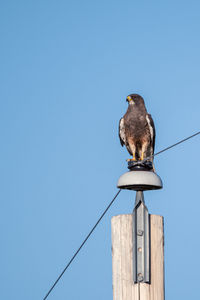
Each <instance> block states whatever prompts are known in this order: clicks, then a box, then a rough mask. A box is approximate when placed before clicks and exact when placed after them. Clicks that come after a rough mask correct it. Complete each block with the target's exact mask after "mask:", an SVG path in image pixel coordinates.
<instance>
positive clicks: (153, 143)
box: [146, 114, 156, 153]
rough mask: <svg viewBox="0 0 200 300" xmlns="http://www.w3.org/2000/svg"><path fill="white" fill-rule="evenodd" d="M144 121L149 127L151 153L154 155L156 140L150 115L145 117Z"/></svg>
mask: <svg viewBox="0 0 200 300" xmlns="http://www.w3.org/2000/svg"><path fill="white" fill-rule="evenodd" d="M146 120H147V123H148V126H149V130H150V134H151V143H152V147H153V153H154V148H155V138H156V130H155V126H154V122H153V119H152V117H151V115H150V114H147V115H146Z"/></svg>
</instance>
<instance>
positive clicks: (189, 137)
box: [43, 131, 200, 300]
mask: <svg viewBox="0 0 200 300" xmlns="http://www.w3.org/2000/svg"><path fill="white" fill-rule="evenodd" d="M198 134H200V131H198V132H196V133H194V134H192V135H190V136H188V137H187V138H184V139H183V140H180V141H179V142H177V143H175V144H173V145H171V146H169V147H166V148H164V149H163V150H161V151H158V152H157V153H155V154H154V155H151V156H149V157H147V158H145V159H143V161H147V160H149V159H150V158H152V157H155V156H156V155H159V154H161V153H163V152H165V151H167V150H169V149H171V148H173V147H176V146H177V145H179V144H181V143H183V142H185V141H187V140H189V139H191V138H193V137H195V136H196V135H198ZM120 192H121V190H119V191H118V192H117V194H116V195H115V196H114V198H113V199H112V201H111V202H110V204H109V205H108V206H107V208H106V209H105V211H104V212H103V213H102V215H101V216H100V218H99V219H98V221H97V222H96V224H95V225H94V227H93V228H92V229H91V231H90V232H89V234H88V235H87V237H86V238H85V240H84V241H83V242H82V244H81V245H80V247H79V248H78V250H77V251H76V252H75V254H74V255H73V256H72V258H71V259H70V261H69V262H68V264H67V265H66V267H65V268H64V270H63V271H62V273H61V274H60V275H59V277H58V278H57V279H56V281H55V282H54V284H53V285H52V287H51V288H50V290H49V291H48V293H47V294H46V296H45V297H44V298H43V300H45V299H47V297H48V296H49V294H50V293H51V291H52V290H53V289H54V287H55V286H56V284H57V283H58V281H59V280H60V278H61V277H62V276H63V274H64V273H65V271H66V270H67V269H68V267H69V266H70V264H71V263H72V261H73V260H74V259H75V257H76V256H77V254H78V253H79V251H80V250H81V248H82V247H83V246H84V244H85V243H86V242H87V240H88V239H89V237H90V235H91V234H92V233H93V231H94V230H95V228H96V227H97V225H98V224H99V223H100V221H101V219H102V218H103V217H104V215H105V214H106V212H107V211H108V210H109V208H110V206H111V205H112V204H113V202H114V201H115V199H116V198H117V196H118V195H119V193H120Z"/></svg>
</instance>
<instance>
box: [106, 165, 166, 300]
mask: <svg viewBox="0 0 200 300" xmlns="http://www.w3.org/2000/svg"><path fill="white" fill-rule="evenodd" d="M128 168H129V170H130V171H129V172H127V173H125V174H123V175H122V176H121V177H120V178H119V180H118V184H117V186H118V188H120V189H128V190H134V191H136V200H135V206H134V210H133V213H132V214H130V215H118V216H115V217H113V218H112V221H111V227H112V269H113V300H164V228H163V227H164V225H163V217H162V216H157V215H149V213H148V209H147V207H146V205H145V202H144V194H143V192H144V191H146V190H157V189H161V188H162V180H161V179H160V177H159V176H158V175H157V174H156V173H155V172H153V171H152V168H153V167H152V165H150V163H149V162H129V163H128Z"/></svg>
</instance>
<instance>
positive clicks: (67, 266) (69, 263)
mask: <svg viewBox="0 0 200 300" xmlns="http://www.w3.org/2000/svg"><path fill="white" fill-rule="evenodd" d="M120 192H121V190H119V191H118V192H117V194H116V195H115V197H114V198H113V199H112V201H111V202H110V204H109V205H108V206H107V207H106V209H105V210H104V212H103V213H102V215H101V216H100V218H99V219H98V221H97V222H96V224H95V225H94V226H93V228H92V229H91V231H90V232H89V233H88V235H87V236H86V238H85V239H84V241H83V242H82V244H81V245H80V247H79V248H78V250H77V251H76V252H75V253H74V255H73V256H72V258H71V259H70V261H69V262H68V264H67V265H66V267H65V268H64V270H63V271H62V273H61V274H60V275H59V277H58V278H57V279H56V281H55V282H54V284H53V285H52V287H51V288H50V290H49V291H48V293H47V294H46V296H45V297H44V299H43V300H45V299H47V297H48V296H49V294H50V293H51V291H52V290H53V289H54V287H55V286H56V284H57V283H58V281H59V280H60V278H61V277H62V276H63V274H64V273H65V271H66V270H67V269H68V268H69V266H70V265H71V263H72V261H73V260H74V258H75V257H76V255H77V254H78V253H79V251H80V250H81V248H82V247H83V245H84V244H85V243H86V242H87V240H88V239H89V237H90V235H91V234H92V233H93V231H94V230H95V228H96V227H97V225H98V224H99V222H100V221H101V219H102V218H103V217H104V215H105V214H106V213H107V211H108V210H109V208H110V207H111V205H112V204H113V202H114V201H115V199H116V198H117V196H118V195H119V193H120Z"/></svg>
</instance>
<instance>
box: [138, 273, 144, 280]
mask: <svg viewBox="0 0 200 300" xmlns="http://www.w3.org/2000/svg"><path fill="white" fill-rule="evenodd" d="M143 279H144V277H143V276H142V273H139V274H138V281H143Z"/></svg>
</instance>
